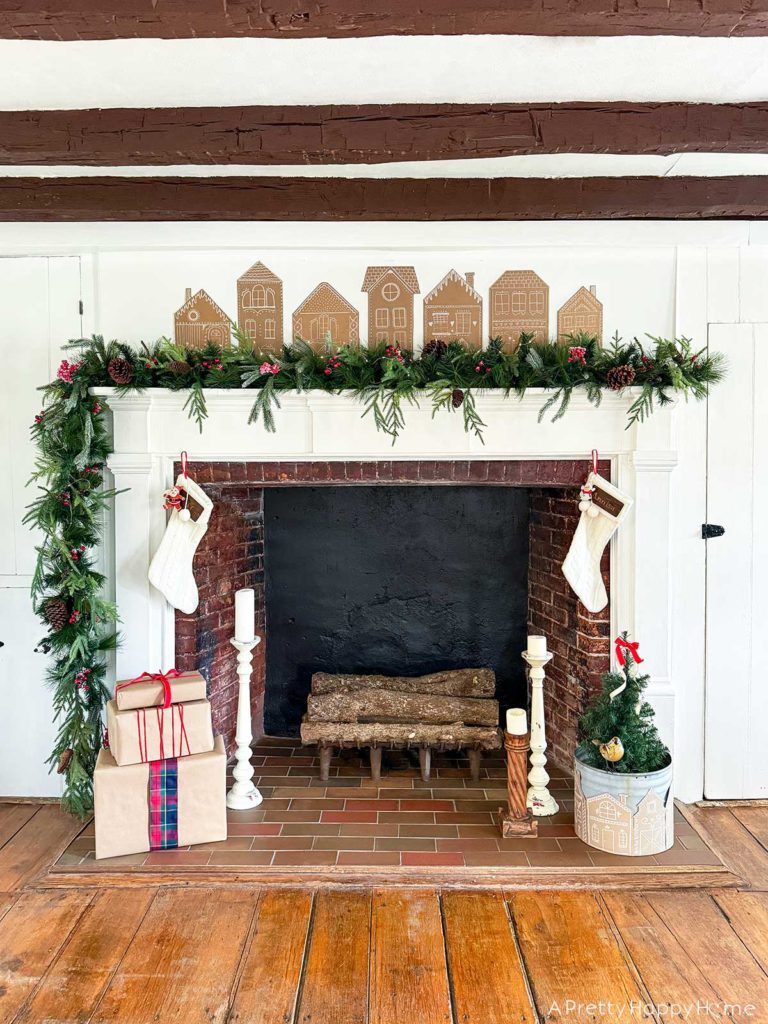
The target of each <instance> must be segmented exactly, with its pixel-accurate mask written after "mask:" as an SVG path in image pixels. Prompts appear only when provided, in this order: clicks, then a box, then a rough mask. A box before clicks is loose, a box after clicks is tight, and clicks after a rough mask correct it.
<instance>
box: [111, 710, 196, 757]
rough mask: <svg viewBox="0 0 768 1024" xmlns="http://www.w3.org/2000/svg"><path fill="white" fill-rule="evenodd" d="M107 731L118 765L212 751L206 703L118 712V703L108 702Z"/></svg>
mask: <svg viewBox="0 0 768 1024" xmlns="http://www.w3.org/2000/svg"><path fill="white" fill-rule="evenodd" d="M107 731H108V732H109V749H110V751H111V752H112V756H113V757H114V759H115V761H116V762H117V763H118V764H119V765H128V764H138V763H139V762H141V761H159V760H162V759H163V758H166V757H186V756H189V755H190V754H203V753H205V752H206V751H208V750H213V726H212V724H211V705H210V703H209V702H208V701H207V700H193V701H190V702H189V703H185V704H171V706H170V707H167V708H163V707H159V708H158V707H149V708H134V709H133V710H131V711H119V710H118V707H117V702H116V701H114V700H110V701H109V702H108V703H107Z"/></svg>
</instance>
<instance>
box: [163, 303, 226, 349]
mask: <svg viewBox="0 0 768 1024" xmlns="http://www.w3.org/2000/svg"><path fill="white" fill-rule="evenodd" d="M173 336H174V339H175V341H176V344H177V345H178V346H179V347H180V348H205V347H206V345H220V346H222V347H223V346H225V345H229V344H231V341H232V321H231V320H230V319H229V317H228V316H227V314H226V313H225V312H224V310H223V309H222V308H221V306H219V305H218V304H217V303H216V302H214V301H213V299H212V298H211V296H210V295H209V294H208V292H206V291H203V289H202V288H201V289H200V291H199V292H195V294H194V295H193V294H192V289H191V288H187V293H186V301H185V302H184V305H183V306H182V307H181V309H177V310H176V312H175V313H174V316H173Z"/></svg>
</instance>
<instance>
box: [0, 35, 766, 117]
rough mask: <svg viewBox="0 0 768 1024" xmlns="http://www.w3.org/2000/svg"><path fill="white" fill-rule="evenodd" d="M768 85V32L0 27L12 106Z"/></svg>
mask: <svg viewBox="0 0 768 1024" xmlns="http://www.w3.org/2000/svg"><path fill="white" fill-rule="evenodd" d="M763 99H768V38H739V39H728V38H705V39H701V38H689V37H670V36H623V37H615V38H595V37H586V38H565V37H541V36H405V37H400V36H398V37H392V36H386V37H379V38H371V39H291V40H283V39H184V40H162V39H147V40H132V39H131V40H112V41H98V42H73V43H61V42H33V41H15V40H3V41H0V109H5V110H27V109H76V108H87V107H122V106H126V107H153V106H154V107H163V106H234V105H239V104H278V105H289V104H318V103H375V102H381V103H397V102H411V103H416V102H418V103H435V102H455V103H472V102H482V103H493V102H537V101H557V102H567V101H577V100H630V101H665V100H685V101H689V102H696V101H702V102H717V103H722V102H726V101H730V100H733V101H742V102H743V101H748V100H763Z"/></svg>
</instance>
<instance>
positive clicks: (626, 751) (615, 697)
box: [576, 633, 670, 774]
mask: <svg viewBox="0 0 768 1024" xmlns="http://www.w3.org/2000/svg"><path fill="white" fill-rule="evenodd" d="M616 656H617V659H618V661H619V665H620V670H617V671H615V672H606V673H605V675H604V676H603V679H602V684H603V692H602V693H601V694H600V695H599V696H597V697H595V698H594V699H593V700H592V701H590V703H589V706H588V707H587V710H586V711H585V712H584V714H583V715H582V716H581V719H580V720H579V739H580V743H579V746H578V747H577V749H576V757H577V758H578V760H579V761H581V763H582V764H586V765H589V766H590V767H592V768H599V769H601V770H602V771H606V772H620V773H623V774H630V773H634V774H640V773H643V772H656V771H659V770H660V769H661V768H666V766H667V765H668V764H669V762H670V754H669V750H668V749H667V748H666V747H665V745H664V744H663V743H662V741H661V737H660V736H659V734H658V732H657V730H656V726H655V725H654V723H653V708H652V707H651V706H650V704H647V703H646V702H645V701H643V699H642V694H643V691H644V690H645V688H646V686H647V685H648V679H649V676H648V675H640V674H639V673H638V670H637V662H640V661H642V658H640V656H639V655H638V653H637V644H636V643H633V644H630V643H629V642H628V641H627V634H626V633H622V635H621V638H620V639H619V640H617V641H616ZM622 748H623V749H622Z"/></svg>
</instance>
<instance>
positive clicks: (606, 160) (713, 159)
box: [0, 153, 768, 179]
mask: <svg viewBox="0 0 768 1024" xmlns="http://www.w3.org/2000/svg"><path fill="white" fill-rule="evenodd" d="M750 174H753V175H759V174H764V175H768V154H764V153H745V154H740V153H679V154H673V155H672V156H642V155H641V156H626V155H623V154H622V155H615V154H611V153H597V154H592V153H543V154H541V155H535V156H508V157H480V158H478V159H475V160H420V161H413V162H409V163H384V164H313V165H312V166H308V165H307V164H272V165H268V164H253V165H252V164H219V165H216V164H176V165H169V166H162V167H158V166H156V165H153V166H146V167H139V166H129V167H123V166H118V165H110V166H108V167H93V166H90V165H73V164H61V165H59V164H47V165H35V166H27V165H19V164H7V165H4V166H3V165H0V178H8V177H16V176H18V175H21V176H22V177H33V178H38V177H39V178H89V177H91V178H93V177H98V178H103V177H110V176H112V177H120V178H129V177H142V178H167V177H174V178H177V177H181V178H190V177H191V178H232V177H251V178H265V177H270V178H271V177H277V178H464V179H466V178H583V177H609V178H615V177H623V176H628V177H633V176H635V175H650V176H656V177H680V176H685V175H695V176H702V177H722V176H725V175H750Z"/></svg>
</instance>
